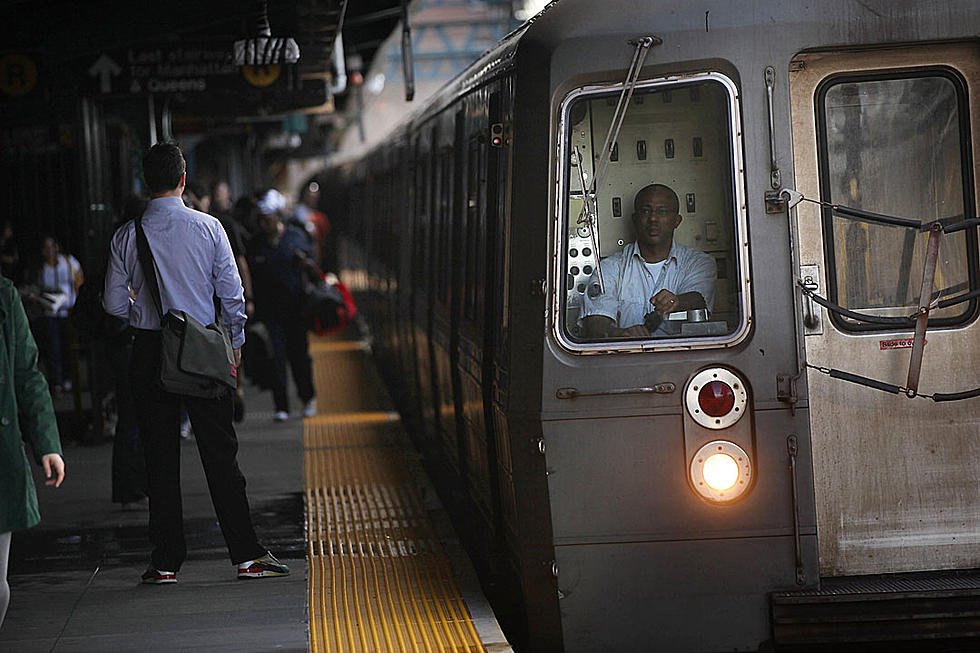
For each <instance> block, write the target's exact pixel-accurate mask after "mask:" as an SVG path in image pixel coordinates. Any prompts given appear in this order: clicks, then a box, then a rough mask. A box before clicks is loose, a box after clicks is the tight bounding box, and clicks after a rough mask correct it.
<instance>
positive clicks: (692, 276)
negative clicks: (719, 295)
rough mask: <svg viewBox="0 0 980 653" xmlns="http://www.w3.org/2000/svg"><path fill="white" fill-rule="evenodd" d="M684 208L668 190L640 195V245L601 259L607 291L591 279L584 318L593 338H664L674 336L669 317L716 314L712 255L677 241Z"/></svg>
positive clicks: (636, 204) (636, 219) (636, 214)
mask: <svg viewBox="0 0 980 653" xmlns="http://www.w3.org/2000/svg"><path fill="white" fill-rule="evenodd" d="M679 210H680V203H679V201H678V199H677V194H676V193H675V192H674V191H673V190H672V189H671V188H670V187H668V186H665V185H663V184H650V185H648V186H644V187H643V188H641V189H640V190H639V192H637V194H636V198H635V199H634V200H633V218H632V220H633V228H634V230H635V231H636V241H635V242H632V243H630V244H628V245H627V246H626V247H624V248H623V249H622V250H621V251H619V252H616V253H615V254H612V255H611V256H607V257H606V258H604V259H603V260H602V261H600V263H599V266H600V269H601V270H602V281H603V284H602V286H603V287H600V284H599V278H598V275H597V274H593V276H592V278H591V279H590V280H589V285H588V287H587V289H586V293H585V300H584V302H583V306H582V314H581V317H580V320H581V324H582V329H583V333H584V334H585V335H586V336H587V337H591V338H649V337H651V336H655V337H662V336H666V335H669V334H668V333H667V331H666V330H665V329H664V328H663V326H662V321H663V318H664V317H666V316H667V315H668V314H669V313H674V312H678V311H688V310H695V309H707V310H708V311H711V308H712V305H713V303H714V294H715V281H716V280H717V277H718V269H717V265H716V264H715V260H714V259H713V258H712V257H711V256H709V255H708V254H705V253H704V252H699V251H697V250H695V249H691V248H690V247H686V246H684V245H681V244H680V243H675V242H674V230H675V229H677V227H678V225H680V223H681V215H680V213H679ZM650 314H654V317H655V318H656V319H654V320H650V319H649V316H650ZM651 327H652V328H651Z"/></svg>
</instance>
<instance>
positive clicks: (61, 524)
mask: <svg viewBox="0 0 980 653" xmlns="http://www.w3.org/2000/svg"><path fill="white" fill-rule="evenodd" d="M247 400H248V412H247V414H246V418H245V421H244V422H243V423H242V424H240V425H238V436H239V442H240V452H239V458H238V460H239V465H240V466H241V469H242V471H243V473H244V474H245V477H246V479H247V481H248V495H249V500H250V502H251V508H252V515H253V520H254V521H255V526H256V531H257V533H258V535H259V539H260V541H261V542H262V543H263V544H264V545H265V546H266V547H267V548H269V549H271V550H272V551H273V553H274V554H275V555H276V556H277V557H279V559H280V560H282V561H283V562H285V563H286V564H288V565H290V567H291V568H292V575H291V576H288V577H285V578H266V579H256V580H252V581H239V580H237V579H236V577H235V573H234V571H235V569H234V567H232V565H231V563H230V562H229V560H228V557H227V552H226V550H225V546H224V541H223V540H222V538H221V533H220V531H219V529H218V524H217V521H216V519H215V517H214V510H213V508H212V506H211V498H210V495H209V494H208V490H207V484H206V481H205V479H204V473H203V470H202V468H201V463H200V459H199V457H198V454H197V451H196V449H197V447H196V444H195V443H194V442H193V440H187V441H184V442H183V444H182V447H181V479H182V487H183V497H184V504H183V505H184V522H185V530H186V534H187V542H188V550H189V554H188V559H187V562H186V563H185V564H184V567H183V568H182V569H181V570H180V573H179V575H178V579H179V582H178V583H177V584H176V585H163V586H147V585H139V584H138V580H139V576H140V574H141V573H142V572H143V570H144V569H145V568H146V564H147V561H148V559H149V552H150V546H149V542H148V541H147V539H146V519H147V513H146V511H145V510H141V511H123V510H121V508H120V507H119V506H118V505H116V504H112V503H111V459H112V444H111V443H110V442H102V443H99V444H94V445H85V446H82V445H76V444H72V443H70V442H66V443H64V453H65V460H66V463H67V477H66V480H65V483H64V484H63V485H62V487H61V488H58V489H56V490H55V489H52V488H47V487H44V486H43V484H42V483H40V477H39V476H37V478H38V483H37V486H38V495H39V501H40V507H41V519H42V521H41V524H40V525H39V526H37V527H35V528H33V529H29V530H27V531H21V532H17V533H14V535H13V540H12V544H11V564H10V570H9V576H8V580H9V582H10V587H11V601H10V608H9V610H8V612H7V618H6V620H5V622H4V624H3V627H2V628H0V651H3V652H4V653H31V652H34V651H45V652H58V653H68V652H69V651H85V652H103V651H105V652H109V651H111V652H124V651H141V652H149V651H229V652H231V651H235V652H247V651H306V650H307V645H308V635H307V632H308V630H307V628H308V625H307V621H308V618H309V617H308V612H307V603H306V594H307V580H306V571H307V570H306V557H305V555H306V551H305V540H304V535H303V498H302V496H303V495H302V490H303V467H302V457H303V446H302V419H301V418H300V417H299V408H300V407H299V403H298V401H297V400H295V399H294V400H293V401H294V408H293V412H294V416H293V419H291V420H290V421H288V422H285V423H281V424H277V423H274V422H273V421H272V396H271V393H268V392H259V391H258V390H256V389H254V388H252V387H248V388H247Z"/></svg>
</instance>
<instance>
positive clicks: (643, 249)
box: [554, 73, 750, 353]
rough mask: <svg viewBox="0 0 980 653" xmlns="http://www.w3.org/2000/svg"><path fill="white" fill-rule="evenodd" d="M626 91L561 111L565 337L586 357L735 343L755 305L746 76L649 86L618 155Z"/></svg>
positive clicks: (601, 92) (630, 115)
mask: <svg viewBox="0 0 980 653" xmlns="http://www.w3.org/2000/svg"><path fill="white" fill-rule="evenodd" d="M620 92H621V87H620V86H612V87H601V88H599V87H596V88H582V89H578V90H576V91H573V92H572V93H570V94H569V95H568V96H567V97H566V99H565V101H564V104H563V107H562V114H561V115H562V129H563V132H562V137H563V141H562V152H563V163H564V166H563V170H562V178H561V183H562V191H561V197H562V198H563V200H564V201H563V203H562V206H561V207H560V214H559V219H560V220H561V223H560V224H561V226H560V228H559V229H558V233H559V234H560V235H561V236H562V242H561V249H560V250H559V258H558V259H557V261H556V262H557V265H556V268H557V274H556V284H555V287H556V288H558V289H559V291H558V292H557V294H556V297H555V315H556V318H557V319H556V320H555V322H554V324H555V334H556V336H557V337H558V339H559V341H560V342H562V343H563V344H564V345H565V346H566V347H567V348H569V349H571V350H573V351H579V352H586V353H600V352H604V351H612V350H615V351H629V350H637V351H643V350H650V349H658V348H668V349H669V348H681V347H683V348H698V347H718V346H730V345H731V344H734V343H735V342H738V341H740V340H741V339H742V337H743V336H744V334H745V333H746V332H747V329H748V323H749V319H748V312H749V305H750V302H749V299H748V290H749V285H748V284H749V280H748V274H747V273H746V270H747V251H746V250H745V247H746V245H745V243H746V242H747V238H746V237H745V216H744V209H743V208H742V207H743V206H744V202H743V201H742V199H741V197H742V190H741V189H742V188H743V187H744V185H743V181H742V179H741V170H742V164H741V145H740V143H739V140H738V136H737V134H738V132H739V124H740V119H739V117H738V97H737V91H736V88H735V85H734V84H733V83H732V82H731V80H729V79H728V78H727V77H725V76H723V75H720V74H717V73H705V74H701V75H696V76H691V77H686V78H684V79H683V80H673V79H672V80H670V81H650V82H645V83H643V82H641V83H640V84H638V85H637V87H636V89H635V91H634V93H633V96H632V99H631V100H630V102H629V104H628V105H627V108H626V110H625V114H622V113H621V115H622V123H621V127H620V128H619V131H618V134H617V135H616V136H615V141H614V142H613V144H612V145H611V146H610V147H609V148H608V149H609V150H610V155H608V159H609V160H608V163H605V162H603V161H602V157H601V156H600V153H601V150H602V149H603V143H604V142H606V140H607V138H608V139H610V140H611V139H612V135H613V134H614V133H615V124H614V117H615V113H616V109H617V105H618V103H619V98H620ZM611 125H612V127H611ZM604 167H605V172H604V173H603V168H604ZM595 174H599V175H601V178H600V179H598V187H596V180H595V179H594V175H595Z"/></svg>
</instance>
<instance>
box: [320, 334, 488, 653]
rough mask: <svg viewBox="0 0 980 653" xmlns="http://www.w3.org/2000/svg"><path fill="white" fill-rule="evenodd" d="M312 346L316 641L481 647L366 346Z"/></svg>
mask: <svg viewBox="0 0 980 653" xmlns="http://www.w3.org/2000/svg"><path fill="white" fill-rule="evenodd" d="M310 353H311V355H312V356H313V365H314V376H315V379H316V386H317V405H318V407H319V409H320V414H318V415H317V416H315V417H311V418H307V419H306V420H304V423H303V446H304V449H305V455H304V468H305V473H304V477H305V487H306V534H307V536H306V542H307V556H308V558H309V569H310V573H309V587H308V591H309V606H310V650H311V651H313V653H321V652H328V651H330V652H343V653H347V652H352V653H353V652H361V651H377V652H383V651H413V652H417V653H435V652H437V651H438V652H448V651H485V649H484V647H483V645H482V644H481V643H480V639H479V637H478V635H477V633H476V630H475V628H474V626H473V623H472V621H471V620H470V617H469V614H468V612H467V610H466V606H465V605H464V603H463V601H462V599H461V598H460V595H459V592H458V590H457V588H456V584H455V581H454V580H453V576H452V572H451V569H450V566H449V562H448V559H447V558H446V556H445V555H444V553H443V551H442V549H441V547H440V545H439V542H438V540H437V539H436V537H435V534H434V532H433V529H432V524H431V523H430V521H429V518H428V515H427V513H426V511H425V508H424V506H423V505H422V501H421V497H420V496H419V492H418V489H417V487H416V485H415V483H414V482H413V481H412V478H411V475H410V474H409V473H408V472H406V469H407V468H408V467H409V465H407V464H406V462H405V461H406V458H407V457H410V456H411V454H410V453H409V452H408V451H406V450H405V449H404V448H403V446H404V445H403V442H404V438H403V437H401V435H402V434H401V431H400V429H401V428H402V426H401V423H400V421H399V419H398V415H397V413H394V412H392V411H391V408H390V401H389V400H388V398H387V396H386V395H385V394H384V392H383V391H382V390H381V389H380V380H379V379H378V378H377V375H376V374H375V370H374V368H373V366H372V363H371V361H370V359H369V358H368V356H367V354H366V352H365V351H364V348H363V347H362V346H361V345H360V344H359V343H356V342H351V341H344V340H326V339H314V340H313V341H311V343H310Z"/></svg>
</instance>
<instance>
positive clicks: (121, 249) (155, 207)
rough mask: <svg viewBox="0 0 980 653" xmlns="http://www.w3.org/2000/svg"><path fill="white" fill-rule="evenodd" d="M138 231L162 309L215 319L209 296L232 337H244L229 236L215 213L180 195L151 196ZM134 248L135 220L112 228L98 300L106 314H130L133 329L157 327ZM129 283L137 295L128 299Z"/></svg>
mask: <svg viewBox="0 0 980 653" xmlns="http://www.w3.org/2000/svg"><path fill="white" fill-rule="evenodd" d="M143 231H144V232H146V240H147V241H148V242H149V243H150V250H151V251H152V252H153V258H154V260H155V261H156V269H157V279H158V281H159V284H160V300H161V302H162V303H163V312H164V313H166V312H167V311H168V310H170V309H177V310H181V311H185V312H186V313H187V314H188V315H190V316H191V317H193V318H194V319H195V320H197V321H198V322H200V323H201V324H210V323H211V322H214V321H215V314H214V301H213V299H212V298H213V297H217V298H218V300H219V301H220V302H221V321H222V322H223V323H224V325H225V326H226V327H228V329H229V330H230V331H231V343H232V346H234V347H241V346H242V343H244V342H245V320H246V319H247V318H246V317H245V297H244V291H243V290H242V279H241V277H240V276H239V275H238V267H237V266H236V265H235V259H234V257H233V256H232V253H231V245H230V244H229V242H228V236H227V234H225V230H224V229H223V228H222V226H221V223H220V222H218V220H217V218H214V217H212V216H210V215H208V214H207V213H201V212H200V211H195V210H193V209H189V208H187V207H186V206H184V203H183V202H182V201H181V199H180V198H179V197H158V198H156V199H153V200H150V204H149V206H148V207H147V209H146V212H145V213H144V214H143ZM147 281H148V280H147V279H146V278H145V277H144V276H143V271H142V269H141V268H140V265H139V256H138V253H137V250H136V224H135V223H134V222H133V221H129V222H127V223H126V224H124V225H123V226H122V227H120V228H119V229H118V231H116V233H115V235H114V236H113V237H112V243H111V245H110V247H109V266H108V269H107V270H106V275H105V291H104V294H103V297H102V305H103V306H104V307H105V310H106V312H107V313H109V314H110V315H115V316H116V317H120V318H123V319H126V320H129V323H130V325H132V326H134V327H136V328H138V329H151V330H159V329H160V314H159V313H158V312H157V308H156V305H155V304H154V303H153V295H152V291H151V290H150V287H149V284H148V282H147ZM130 287H132V289H133V292H134V294H135V296H136V298H135V299H130V296H129V289H130Z"/></svg>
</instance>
